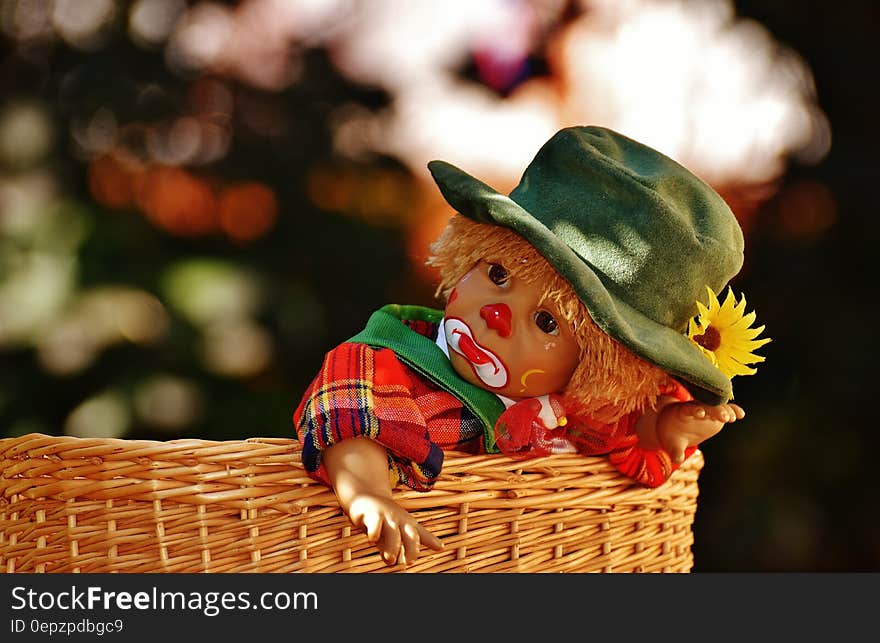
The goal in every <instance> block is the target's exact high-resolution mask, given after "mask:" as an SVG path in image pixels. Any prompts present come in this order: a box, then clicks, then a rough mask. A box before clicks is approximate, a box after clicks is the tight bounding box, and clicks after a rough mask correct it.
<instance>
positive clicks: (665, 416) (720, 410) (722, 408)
mask: <svg viewBox="0 0 880 643" xmlns="http://www.w3.org/2000/svg"><path fill="white" fill-rule="evenodd" d="M745 415H746V413H745V411H743V410H742V408H741V407H740V406H739V405H737V404H732V403H727V404H719V405H717V406H710V405H708V404H702V403H701V402H673V403H671V404H667V405H666V406H664V407H663V409H662V410H661V411H660V415H659V417H658V418H657V439H658V441H659V442H660V446H661V447H662V448H663V449H664V450H665V451H666V452H667V453H668V454H669V455H670V457H671V458H672V461H673V462H675V463H676V464H679V463H681V462H682V461H683V460H684V450H685V449H686V448H688V447H692V446H697V445H698V444H700V442H703V441H704V440H707V439H709V438H711V437H712V436H713V435H715V434H716V433H718V432H719V431H720V430H721V429H722V428H723V427H724V425H725V424H729V423H732V422H736V421H737V420H741V419H743V418H744V417H745Z"/></svg>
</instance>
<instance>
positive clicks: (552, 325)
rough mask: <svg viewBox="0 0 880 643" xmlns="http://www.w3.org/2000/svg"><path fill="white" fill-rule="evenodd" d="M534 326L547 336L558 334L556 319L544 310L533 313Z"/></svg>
mask: <svg viewBox="0 0 880 643" xmlns="http://www.w3.org/2000/svg"><path fill="white" fill-rule="evenodd" d="M535 325H536V326H537V327H538V328H540V329H541V331H542V332H545V333H547V334H548V335H558V334H559V324H558V323H557V321H556V318H555V317H554V316H553V315H551V314H550V313H548V312H547V311H546V310H539V311H538V312H537V313H535Z"/></svg>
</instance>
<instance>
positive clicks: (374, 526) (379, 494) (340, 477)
mask: <svg viewBox="0 0 880 643" xmlns="http://www.w3.org/2000/svg"><path fill="white" fill-rule="evenodd" d="M324 465H325V467H326V471H327V477H328V479H329V482H330V486H331V487H332V488H333V491H334V492H335V493H336V497H337V498H338V499H339V505H340V506H341V507H342V510H343V511H344V512H345V514H346V515H347V516H348V518H349V519H350V520H351V522H352V523H353V524H354V525H355V526H356V527H360V528H361V529H363V530H364V531H365V532H366V534H367V539H368V540H369V541H370V542H371V543H373V544H374V545H376V548H377V549H378V550H379V553H380V554H381V555H382V559H383V560H384V561H385V563H386V564H387V565H395V564H397V563H398V562H400V563H403V564H409V563H412V562H414V561H415V560H416V559H417V558H418V557H419V547H420V545H422V544H424V545H426V546H427V547H430V548H431V549H434V550H436V551H439V550H441V549H443V543H442V542H441V541H440V540H438V539H437V537H436V536H434V535H433V534H432V533H431V532H429V531H428V530H427V529H425V528H424V527H422V526H421V525H420V524H419V523H418V521H416V519H415V518H414V517H413V516H412V514H410V513H409V512H408V511H406V510H405V509H404V508H403V507H401V506H400V505H398V504H397V503H396V502H395V501H394V500H393V499H392V497H391V480H390V478H389V473H388V456H387V454H386V452H385V449H384V447H382V445H380V444H378V443H377V442H375V441H373V440H371V439H370V438H365V437H359V438H352V439H349V440H343V441H342V442H339V443H338V444H336V445H334V446H332V447H330V448H328V449H326V450H325V451H324Z"/></svg>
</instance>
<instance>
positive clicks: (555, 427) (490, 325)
mask: <svg viewBox="0 0 880 643" xmlns="http://www.w3.org/2000/svg"><path fill="white" fill-rule="evenodd" d="M429 169H430V171H431V173H432V175H433V177H434V180H435V181H436V182H437V184H438V186H439V188H440V191H441V193H442V194H443V196H444V198H445V199H446V200H447V201H448V203H449V204H450V205H451V206H452V207H453V208H454V209H455V210H456V212H457V213H456V214H455V215H453V217H452V218H451V219H450V221H449V224H448V225H447V227H446V228H445V230H444V231H443V233H442V234H441V236H440V237H439V239H438V240H437V241H436V242H435V243H434V244H433V245H432V246H431V252H432V254H431V257H430V258H429V261H428V262H429V264H430V265H432V266H434V267H436V268H437V269H438V271H439V273H440V284H439V287H438V294H439V295H440V296H442V298H443V299H444V300H445V308H444V310H442V311H441V310H434V309H430V308H425V307H420V306H401V305H388V306H385V307H384V308H382V309H380V310H379V311H377V312H376V313H374V314H373V315H372V316H371V317H370V319H369V320H368V322H367V325H366V328H365V329H364V330H363V331H362V332H361V333H359V334H357V335H356V336H354V337H353V338H351V339H350V340H349V341H347V342H345V343H343V344H341V345H340V346H338V347H336V348H335V349H333V350H332V351H330V352H329V353H328V354H327V355H326V357H325V360H324V363H323V365H322V367H321V370H320V372H319V373H318V375H317V376H316V377H315V379H314V381H313V382H312V383H311V385H310V386H309V388H308V389H307V390H306V392H305V395H304V396H303V398H302V401H301V402H300V404H299V405H298V407H297V409H296V411H295V413H294V425H295V427H296V429H297V433H298V437H299V439H300V440H301V441H302V445H303V462H304V465H305V468H306V470H307V471H308V472H309V473H310V475H312V476H313V477H315V478H316V479H318V480H321V481H323V482H324V483H326V484H328V485H330V486H331V487H332V488H333V490H334V491H335V493H336V495H337V498H338V499H339V503H340V506H341V507H342V510H343V511H344V512H345V514H346V515H347V516H348V517H349V518H350V519H351V521H352V522H353V523H354V524H355V525H356V526H358V527H360V528H362V529H363V530H364V531H365V532H366V534H367V537H368V539H369V540H370V541H371V542H373V543H375V545H376V547H377V548H378V550H379V551H380V553H381V555H382V557H383V560H384V561H385V562H386V563H387V564H389V565H394V564H398V563H403V564H407V563H411V562H413V561H414V560H416V559H417V558H418V556H419V552H420V548H421V546H426V547H429V548H431V549H435V550H439V549H441V548H442V547H443V544H442V542H441V541H440V540H439V539H438V538H436V537H435V536H434V535H433V534H431V533H430V532H428V531H427V530H426V529H424V528H423V527H422V526H421V525H419V524H418V522H417V521H416V520H415V518H414V517H413V516H412V515H411V514H409V513H408V512H407V511H405V510H404V509H403V508H402V507H400V506H399V505H398V504H397V503H396V502H395V500H394V497H393V488H394V487H395V486H396V485H398V484H404V485H406V486H408V487H411V488H413V489H417V490H428V489H430V488H431V487H432V485H433V483H434V481H435V479H436V478H437V476H438V475H439V473H440V470H441V468H442V464H443V452H444V450H446V449H454V450H457V451H465V452H472V453H497V452H503V453H506V454H509V455H510V456H512V457H517V458H527V457H531V456H535V455H545V454H552V453H562V452H578V453H582V454H584V455H607V457H608V458H609V460H610V462H611V463H612V464H613V465H614V466H615V467H616V468H617V469H618V470H619V471H620V472H621V473H622V474H624V475H626V476H628V477H630V478H632V479H633V480H635V481H636V482H638V483H641V484H643V485H646V486H649V487H656V486H658V485H661V484H663V483H664V482H665V481H666V480H667V479H668V478H669V476H670V475H671V474H672V472H673V471H675V469H676V468H677V467H678V466H679V464H680V463H681V462H682V461H683V460H684V459H685V458H687V457H688V456H689V455H690V454H691V453H693V451H694V450H695V449H696V447H697V445H698V444H700V443H701V442H703V441H704V440H706V439H708V438H710V437H712V436H713V435H715V434H716V433H718V431H720V430H721V429H722V427H723V426H724V425H725V424H729V423H732V422H734V421H736V420H738V419H741V418H742V417H744V412H743V409H742V408H741V407H740V406H738V405H737V404H734V403H732V402H731V401H730V400H731V398H732V386H731V378H732V377H733V376H734V375H744V374H751V373H753V372H754V369H753V368H750V367H749V364H754V363H756V362H759V361H762V358H761V357H759V356H757V355H754V354H753V353H752V352H751V351H752V350H754V349H755V348H757V347H759V346H761V345H763V344H764V343H766V342H767V341H769V340H767V339H761V340H759V339H756V338H757V336H758V335H759V334H760V332H761V330H762V328H763V327H760V328H750V324H751V322H752V321H753V320H754V314H753V313H751V314H749V315H743V313H744V308H745V300H741V301H740V302H739V303H737V302H736V301H735V299H734V298H733V296H732V294H731V293H730V292H728V297H727V298H726V299H725V300H724V303H723V304H721V303H719V301H718V298H717V293H720V292H721V290H722V289H723V288H724V287H725V285H726V284H727V282H728V281H729V280H730V279H731V278H732V277H733V276H735V275H736V274H737V272H738V271H739V269H740V268H741V266H742V261H743V236H742V232H741V230H740V227H739V225H738V223H737V221H736V218H735V217H734V215H733V213H732V212H731V211H730V209H729V208H728V207H727V205H726V204H725V202H724V201H723V200H722V199H721V197H720V196H719V195H718V194H716V193H715V192H714V191H713V190H712V189H711V188H710V187H709V186H708V185H706V184H705V183H704V182H703V181H701V180H700V179H698V178H697V177H696V176H694V175H693V174H692V173H690V172H689V171H688V170H687V169H685V168H684V167H682V166H681V165H679V164H678V163H676V162H674V161H672V160H671V159H669V158H667V157H666V156H664V155H662V154H660V153H659V152H657V151H655V150H653V149H651V148H649V147H646V146H644V145H642V144H640V143H638V142H636V141H633V140H631V139H629V138H627V137H625V136H622V135H620V134H618V133H616V132H613V131H611V130H608V129H604V128H598V127H572V128H566V129H563V130H561V131H560V132H558V133H557V134H556V135H555V136H554V137H553V138H551V139H550V140H549V141H548V142H547V143H545V145H544V146H543V147H542V148H541V150H540V151H539V152H538V154H537V155H536V157H535V158H534V160H533V161H532V162H531V163H530V164H529V166H528V167H527V168H526V170H525V172H524V174H523V177H522V179H521V181H520V183H519V185H518V186H517V187H516V189H514V191H513V192H511V193H510V195H509V196H505V195H503V194H500V193H498V192H496V191H495V190H493V189H492V188H490V187H489V186H487V185H485V184H484V183H482V182H480V181H479V180H477V179H475V178H473V177H471V176H470V175H468V174H466V173H465V172H463V171H462V170H460V169H458V168H456V167H454V166H452V165H449V164H448V163H444V162H440V161H433V162H431V163H430V164H429Z"/></svg>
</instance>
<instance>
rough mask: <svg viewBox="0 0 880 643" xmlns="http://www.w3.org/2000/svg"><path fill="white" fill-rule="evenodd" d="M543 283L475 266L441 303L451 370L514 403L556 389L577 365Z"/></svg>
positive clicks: (574, 348) (496, 267)
mask: <svg viewBox="0 0 880 643" xmlns="http://www.w3.org/2000/svg"><path fill="white" fill-rule="evenodd" d="M543 292H544V284H543V283H539V282H535V283H527V282H525V281H523V280H521V279H517V278H516V277H514V276H513V275H511V274H510V273H508V271H507V269H506V268H505V267H504V265H503V264H499V263H487V262H485V261H481V262H479V263H478V264H477V265H476V266H475V267H474V268H472V269H471V271H470V272H468V273H467V274H466V275H465V276H464V277H462V279H461V281H459V282H458V284H457V285H456V287H455V289H454V290H453V291H452V293H450V295H449V300H448V301H447V303H446V317H445V321H444V328H443V332H445V334H446V341H447V344H448V346H449V349H450V350H449V358H450V361H451V362H452V367H453V368H454V369H455V371H456V372H457V373H458V374H459V375H460V376H461V377H463V378H464V379H465V380H467V381H468V382H470V383H471V384H475V385H477V386H479V387H481V388H485V389H488V390H490V391H493V392H494V393H499V394H501V395H505V396H507V397H511V398H514V399H517V398H523V397H535V396H538V395H545V394H548V393H557V392H559V391H561V390H562V389H563V388H564V387H565V385H566V384H567V383H568V380H569V379H570V378H571V375H572V373H574V370H575V367H576V366H577V364H578V357H579V353H580V351H579V348H578V344H577V341H576V339H575V336H574V333H573V332H572V329H571V328H570V327H569V324H568V322H566V321H565V319H564V318H563V317H562V315H560V314H559V311H558V310H556V308H555V306H554V305H553V304H552V303H551V302H544V303H543V304H542V303H541V297H542V295H543Z"/></svg>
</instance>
